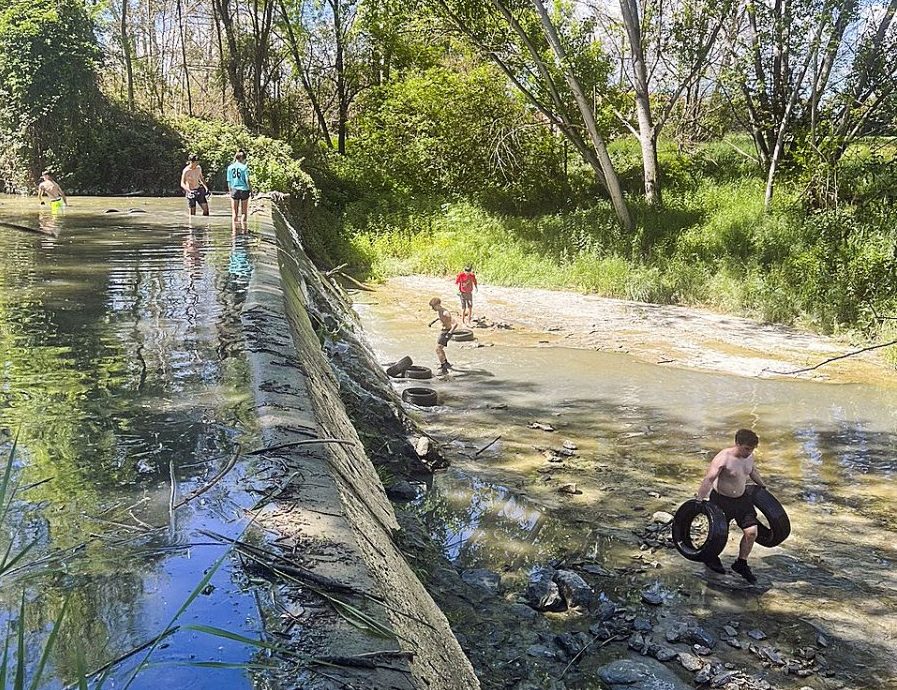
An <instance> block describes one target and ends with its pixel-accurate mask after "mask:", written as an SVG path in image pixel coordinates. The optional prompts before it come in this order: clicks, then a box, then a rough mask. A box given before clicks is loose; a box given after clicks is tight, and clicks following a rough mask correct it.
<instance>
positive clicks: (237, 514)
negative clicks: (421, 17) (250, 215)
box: [0, 197, 258, 689]
mask: <svg viewBox="0 0 897 690" xmlns="http://www.w3.org/2000/svg"><path fill="white" fill-rule="evenodd" d="M109 208H115V209H118V210H119V211H122V212H119V213H104V211H105V210H106V209H109ZM131 208H136V209H138V210H139V211H143V212H132V213H128V212H127V211H128V209H131ZM225 208H226V201H224V200H218V199H215V200H213V211H217V213H216V214H215V215H213V216H212V217H210V218H202V217H196V218H194V219H193V220H192V221H191V220H188V217H187V214H186V208H185V205H184V204H183V202H182V201H180V200H146V199H121V198H117V199H83V198H76V199H74V200H73V203H72V205H71V206H70V207H69V208H68V209H67V210H66V212H65V213H63V214H58V215H54V214H51V213H50V212H49V211H47V210H43V209H41V208H40V207H38V205H37V202H36V201H34V200H33V199H18V198H12V197H0V221H2V222H3V223H6V224H10V223H12V224H16V225H20V226H24V227H26V228H31V229H32V230H35V231H36V232H26V231H24V230H21V229H14V228H11V227H9V226H8V225H6V226H4V225H2V224H0V257H2V258H0V261H2V262H3V270H2V273H0V363H2V367H3V375H2V390H0V396H2V398H0V426H3V427H5V432H4V436H3V438H2V447H0V457H2V458H3V460H4V461H5V459H6V457H7V456H8V455H9V452H10V449H11V446H12V440H11V439H12V437H14V436H15V435H18V447H17V450H16V453H15V459H14V467H13V471H12V481H13V482H14V483H15V484H16V485H17V486H18V487H19V489H18V491H17V493H16V496H15V500H14V501H13V502H12V504H11V508H10V511H9V513H8V515H7V516H6V520H5V523H4V524H3V529H2V537H0V541H2V542H3V543H2V548H3V549H4V550H5V549H6V547H7V545H8V544H9V543H10V540H12V542H13V547H12V554H16V553H18V552H19V551H20V550H21V549H23V548H25V547H27V546H28V545H29V544H33V548H31V549H30V551H28V553H27V554H26V555H25V556H24V557H23V558H22V560H21V561H19V562H18V563H16V566H15V568H13V569H11V570H9V571H7V572H6V573H4V574H3V575H2V576H0V624H2V625H3V627H4V629H7V630H9V631H10V632H9V633H8V637H9V639H10V641H11V642H12V643H13V646H14V645H15V640H16V635H17V631H18V629H19V627H20V626H24V632H25V649H26V652H25V655H26V663H27V664H28V665H29V667H30V669H31V670H33V669H34V666H35V665H36V664H37V662H38V659H39V658H40V654H41V649H42V646H43V644H44V643H45V641H46V639H47V636H48V634H49V633H50V630H51V628H52V626H53V622H54V621H55V620H56V619H57V618H58V617H59V615H60V613H61V611H62V608H63V606H64V605H66V602H67V605H66V615H65V619H64V623H63V627H62V632H61V634H60V639H59V640H57V644H56V647H55V650H54V653H53V654H52V655H51V656H50V658H49V663H48V668H47V671H48V672H46V673H45V675H44V682H43V683H42V685H41V687H46V688H59V687H61V686H62V684H63V683H64V682H71V681H73V680H74V679H75V678H76V677H77V674H78V671H79V669H82V670H84V671H91V670H94V669H99V668H101V667H102V666H103V665H104V664H106V663H107V662H109V661H112V660H114V659H117V658H119V657H123V656H126V658H125V659H124V660H123V661H122V662H121V663H117V664H115V665H114V666H113V668H112V670H111V678H110V681H109V682H107V684H106V687H124V686H125V684H126V682H127V679H128V678H129V677H130V675H131V674H132V673H133V671H134V669H135V668H136V667H137V664H138V662H140V661H141V660H142V659H143V658H144V657H145V656H146V651H143V652H141V653H139V654H130V652H132V651H133V650H134V649H135V648H137V647H139V646H140V645H143V644H145V643H146V642H148V641H150V640H152V639H153V638H154V637H155V636H156V635H158V634H159V633H160V632H161V631H162V630H164V629H165V628H166V626H167V625H168V624H169V622H170V621H172V619H173V618H174V617H175V616H176V614H177V613H178V611H179V609H180V608H181V606H182V605H183V604H184V603H185V602H186V601H187V600H188V598H189V597H190V594H191V592H192V591H193V590H194V588H196V586H197V584H199V583H200V582H201V581H202V579H203V576H204V574H206V573H207V572H208V570H209V569H210V568H211V567H213V565H214V564H215V563H216V561H217V560H218V559H219V557H221V556H222V553H223V548H222V547H221V546H220V545H215V544H214V543H211V540H210V539H209V538H207V537H204V536H203V535H201V534H199V532H198V530H199V529H201V528H202V529H207V530H212V531H214V532H218V533H223V534H226V535H230V536H236V535H238V534H240V533H241V532H242V531H243V529H244V528H245V526H246V519H245V517H244V515H243V509H244V508H245V507H247V506H249V505H251V499H250V497H249V496H247V495H245V494H243V493H241V492H240V491H239V490H237V488H236V486H235V485H236V483H237V481H238V479H239V474H240V472H239V469H238V470H236V471H234V472H233V473H231V474H230V475H228V476H227V478H226V479H225V480H224V481H222V482H220V483H218V484H216V485H215V486H214V487H212V488H211V489H210V490H209V491H208V492H206V493H204V494H203V495H202V496H201V497H198V498H196V499H195V500H191V501H190V502H189V503H187V504H186V505H184V506H183V507H180V508H179V509H177V510H175V511H171V510H170V505H171V504H172V503H174V504H177V503H179V502H180V501H181V500H183V499H184V498H185V497H187V496H188V495H189V494H190V492H191V491H193V490H195V489H198V488H200V487H203V486H204V485H205V484H206V483H207V482H208V481H209V480H210V479H211V478H212V477H213V476H214V475H215V474H216V473H217V472H218V471H219V470H221V469H222V468H223V467H225V466H226V465H227V463H228V461H229V459H230V458H231V457H232V456H233V455H234V453H235V452H236V450H237V448H238V444H240V445H242V447H243V448H249V447H251V446H252V445H253V443H254V430H253V418H254V416H253V410H252V402H251V399H250V392H249V389H248V387H247V371H246V364H245V361H244V359H243V356H242V348H243V344H242V335H241V331H240V307H241V305H242V302H243V300H244V296H245V291H246V287H247V285H248V281H249V277H250V274H251V262H250V257H251V255H252V252H253V244H254V242H255V240H254V239H253V236H252V235H251V234H246V233H245V231H243V232H234V231H233V229H232V227H231V223H230V219H229V217H228V215H226V211H225ZM239 578H240V576H239V575H237V570H236V569H235V568H232V567H231V562H230V560H229V559H225V561H224V563H223V565H222V566H221V567H220V569H219V570H218V571H217V572H216V573H215V574H214V576H213V577H212V579H211V581H210V583H209V585H208V586H207V587H205V589H204V590H203V592H202V593H201V594H200V595H199V596H198V597H197V598H196V599H195V601H193V603H192V605H191V606H190V607H189V609H187V611H186V612H185V613H184V614H183V615H182V616H180V617H179V619H178V621H177V623H178V625H180V626H181V627H180V629H178V630H177V631H176V632H175V633H174V634H173V635H170V636H168V637H167V638H166V639H164V640H162V641H161V642H160V644H159V645H158V647H157V648H156V650H155V651H154V652H153V654H152V657H151V659H150V663H151V664H152V665H151V666H150V667H148V668H147V669H145V670H144V671H143V672H141V673H140V674H139V675H138V676H137V677H136V679H135V680H134V682H133V683H132V684H131V685H130V687H131V688H150V687H153V688H155V687H161V686H164V685H167V686H168V687H172V688H183V687H188V686H189V687H191V688H196V689H200V688H222V687H227V688H243V687H251V686H252V683H251V680H250V679H249V677H248V675H247V673H246V672H245V671H244V670H242V669H240V668H236V669H228V668H218V669H198V668H197V667H195V666H191V665H190V664H191V663H195V662H206V661H212V662H228V663H234V664H240V663H243V662H247V661H249V660H250V659H251V657H252V654H253V650H252V649H251V648H247V647H245V646H243V645H241V644H238V643H235V642H232V641H229V640H225V639H222V638H220V637H215V636H212V635H208V634H204V633H200V632H197V631H192V630H188V629H186V627H185V626H187V625H190V624H197V623H202V624H205V625H214V626H217V627H220V628H225V629H228V630H231V631H233V632H237V633H241V634H245V635H252V634H253V631H256V630H258V624H257V622H256V620H257V618H258V613H257V602H256V600H255V598H254V597H253V596H252V594H250V593H244V592H243V591H242V590H241V582H240V580H239ZM23 593H24V617H23V616H22V615H21V613H20V606H21V603H22V597H23ZM129 654H130V655H129Z"/></svg>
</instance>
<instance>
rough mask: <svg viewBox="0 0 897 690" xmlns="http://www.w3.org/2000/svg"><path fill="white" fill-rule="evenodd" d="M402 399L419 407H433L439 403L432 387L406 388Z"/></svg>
mask: <svg viewBox="0 0 897 690" xmlns="http://www.w3.org/2000/svg"><path fill="white" fill-rule="evenodd" d="M402 400H404V401H405V402H407V403H411V404H412V405H417V406H419V407H433V406H434V405H438V404H439V396H438V395H437V394H436V391H434V390H433V389H432V388H406V389H405V390H403V391H402Z"/></svg>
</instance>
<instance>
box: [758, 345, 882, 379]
mask: <svg viewBox="0 0 897 690" xmlns="http://www.w3.org/2000/svg"><path fill="white" fill-rule="evenodd" d="M892 345H897V340H891V341H889V342H887V343H881V344H879V345H870V346H869V347H864V348H861V349H859V350H854V351H853V352H848V353H847V354H843V355H838V356H837V357H829V358H828V359H824V360H822V361H821V362H820V363H819V364H816V365H814V366H812V367H804V368H803V369H795V370H794V371H776V370H775V369H768V368H764V369H763V371H768V372H769V373H770V374H782V375H783V376H791V375H792V374H803V373H804V372H807V371H815V370H816V369H818V368H819V367H821V366H825V365H826V364H830V363H831V362H837V361H838V360H839V359H847V358H848V357H853V356H854V355H859V354H862V353H863V352H870V351H871V350H880V349H881V348H883V347H891V346H892Z"/></svg>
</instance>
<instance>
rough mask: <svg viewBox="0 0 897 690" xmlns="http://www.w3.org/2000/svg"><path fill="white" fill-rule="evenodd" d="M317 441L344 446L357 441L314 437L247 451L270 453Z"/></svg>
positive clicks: (312, 443) (254, 453) (313, 443)
mask: <svg viewBox="0 0 897 690" xmlns="http://www.w3.org/2000/svg"><path fill="white" fill-rule="evenodd" d="M317 443H336V444H338V445H343V446H354V445H355V441H350V440H348V439H345V438H312V439H308V440H307V441H292V442H290V443H281V444H279V445H276V446H265V447H264V448H256V449H255V450H251V451H249V452H248V453H247V455H261V454H262V453H270V452H272V451H275V450H284V449H286V448H295V447H296V446H310V445H315V444H317Z"/></svg>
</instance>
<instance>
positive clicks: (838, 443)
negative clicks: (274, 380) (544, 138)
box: [356, 285, 897, 689]
mask: <svg viewBox="0 0 897 690" xmlns="http://www.w3.org/2000/svg"><path fill="white" fill-rule="evenodd" d="M447 291H448V290H447ZM428 297H429V295H423V296H421V295H420V294H416V293H414V292H412V291H410V290H403V289H402V288H401V287H400V286H399V287H397V286H395V285H391V286H390V287H389V288H388V289H382V290H380V291H378V292H377V293H373V294H365V295H363V296H360V297H359V304H358V305H357V306H356V309H357V310H358V311H359V313H360V314H361V315H362V319H363V322H364V325H365V328H366V330H367V332H368V335H369V337H370V338H371V340H372V343H373V345H374V347H375V349H376V351H377V352H378V354H379V355H381V356H382V358H383V361H384V362H386V361H394V360H395V359H397V358H398V357H400V356H402V355H406V354H407V355H411V356H412V358H413V359H414V361H415V363H416V364H423V365H426V366H433V367H434V368H435V364H434V363H435V355H434V353H433V347H434V345H435V339H436V332H435V331H434V330H432V329H430V330H428V329H427V327H426V324H427V322H429V321H430V319H431V318H432V312H430V311H429V310H428V309H427V307H426V298H428ZM487 316H488V317H490V318H491V319H494V320H501V319H502V318H503V317H502V314H501V313H489V314H487ZM475 333H476V334H477V336H478V338H479V340H480V342H481V343H482V344H484V345H487V347H479V348H475V347H472V346H470V345H462V344H461V343H451V344H450V345H449V347H448V351H447V354H448V357H449V359H450V360H451V361H452V363H453V364H454V367H455V368H454V371H453V372H452V373H451V374H450V375H449V376H447V377H444V378H439V379H433V380H432V381H430V382H429V383H428V384H427V385H432V387H433V388H435V389H436V390H437V391H438V392H439V395H440V406H439V407H435V408H430V409H419V410H417V411H416V412H415V415H416V416H417V417H418V418H419V419H420V421H421V422H422V423H423V425H424V427H425V429H426V430H427V431H428V432H429V433H432V434H433V435H434V436H435V437H437V438H439V439H440V440H442V441H443V442H444V443H446V445H447V447H448V449H449V455H450V456H451V459H452V462H453V466H452V468H451V469H450V470H449V471H447V472H446V473H444V474H441V475H439V476H437V478H436V480H435V482H434V490H433V491H431V492H430V493H429V494H428V495H427V496H426V497H425V498H424V499H423V502H422V506H421V507H422V509H423V510H424V511H425V515H426V516H427V519H428V521H429V525H430V528H431V532H432V534H433V535H434V536H435V537H436V538H437V539H438V540H439V541H440V542H441V543H442V544H443V550H444V553H445V554H446V556H447V557H448V558H449V559H451V560H452V561H454V562H455V564H456V565H458V566H459V567H464V568H469V567H485V568H489V569H491V570H493V571H496V572H499V573H501V574H502V583H503V585H506V586H507V587H509V588H510V589H511V590H512V591H513V590H514V588H515V586H516V587H517V588H518V589H522V587H523V586H524V585H525V581H526V576H527V574H528V573H529V572H530V571H531V570H532V569H533V568H534V567H536V566H539V565H544V564H546V563H548V562H549V561H552V560H553V559H563V560H564V561H565V562H567V563H570V562H571V561H572V562H575V561H577V560H578V561H589V562H595V563H598V564H601V565H602V566H603V568H604V569H606V571H607V573H606V574H605V575H603V576H600V577H597V578H593V579H592V580H591V582H590V584H592V585H593V586H594V587H596V589H597V588H600V589H602V590H603V591H605V592H607V593H608V594H609V595H612V596H616V597H618V598H624V599H627V600H629V601H630V602H633V603H634V604H636V605H637V604H638V591H639V589H640V588H641V587H644V586H646V585H651V584H654V583H657V584H658V585H659V586H660V587H661V588H662V590H663V591H664V592H665V593H666V594H665V606H664V607H663V608H662V609H661V611H662V612H661V613H660V614H657V615H658V617H663V616H673V617H675V616H676V615H680V614H684V613H688V614H693V615H696V616H698V617H700V619H701V620H704V621H708V622H709V623H710V624H712V625H717V626H718V627H721V626H722V625H723V624H724V623H726V622H728V621H736V622H739V623H741V624H742V628H741V629H742V630H744V629H747V628H760V629H762V630H763V631H764V632H765V633H766V634H767V635H768V636H769V639H768V643H770V644H773V645H774V646H775V647H776V648H777V649H779V650H780V651H781V652H782V653H783V654H786V655H791V654H795V653H797V652H796V650H798V648H801V647H805V646H806V645H808V644H811V645H812V644H817V643H818V645H820V647H819V648H820V652H819V653H820V655H821V656H822V657H824V662H825V664H824V667H825V668H826V669H827V670H828V672H829V677H823V676H821V675H816V676H813V677H810V678H797V677H795V676H789V675H786V674H785V673H783V672H782V671H781V670H780V669H778V668H776V667H775V666H773V667H772V668H766V669H762V675H763V676H764V677H765V678H766V679H767V680H768V681H769V682H770V683H772V684H773V685H774V686H775V687H781V688H799V687H803V686H809V687H811V688H828V687H850V688H857V689H859V688H893V687H895V686H897V670H895V669H897V665H895V662H894V658H895V653H897V640H895V634H897V576H895V574H894V568H895V565H897V547H895V543H897V542H895V537H897V517H895V513H894V510H893V505H894V500H895V498H897V484H895V473H897V457H895V444H894V439H895V434H897V388H895V387H894V386H893V385H888V386H882V387H875V386H870V385H847V384H843V385H842V384H838V385H835V384H824V383H817V382H807V381H782V380H761V379H757V378H741V377H734V376H727V375H722V374H715V373H707V372H702V371H697V370H687V369H672V368H664V367H663V366H657V365H650V364H645V363H641V362H638V361H637V360H635V359H633V358H630V357H628V356H627V355H623V354H610V353H603V352H595V351H591V350H576V349H565V348H560V347H556V346H552V347H548V346H545V345H544V344H540V343H539V340H541V339H544V336H542V335H539V334H532V333H523V332H520V331H518V330H512V331H503V330H493V329H475ZM887 376H892V374H888V373H887V372H883V373H882V377H883V378H884V377H887ZM414 383H415V384H416V385H419V384H420V383H421V382H414ZM396 385H397V387H399V388H401V387H403V386H404V385H410V384H405V383H403V382H401V381H397V382H396ZM531 422H541V423H543V424H547V425H551V426H552V427H553V428H554V429H555V431H554V432H546V431H542V430H539V429H533V428H530V427H529V424H530V423H531ZM739 427H749V428H753V429H754V430H755V431H756V432H757V433H758V434H759V436H760V439H761V444H760V447H759V449H758V451H757V460H758V469H759V471H760V473H761V475H762V476H763V477H764V478H765V480H766V481H767V483H768V484H769V486H770V488H771V490H772V491H773V493H774V494H775V495H776V496H777V497H778V498H779V499H780V501H781V502H782V503H783V504H784V505H785V507H786V508H787V510H788V512H789V514H790V517H791V522H792V526H793V527H792V534H791V536H790V538H789V539H788V540H787V541H786V542H785V543H784V544H783V545H782V546H781V547H778V548H775V549H764V548H762V547H756V548H755V551H754V553H753V555H752V562H753V566H754V571H755V573H756V574H757V576H758V578H759V583H758V585H757V586H755V587H749V586H746V585H745V584H744V582H743V581H742V580H740V578H738V577H737V576H735V575H732V574H730V575H726V576H718V575H710V576H708V575H707V574H706V572H705V571H704V570H703V568H702V567H700V566H698V565H696V564H694V563H691V562H688V561H686V560H684V559H683V558H681V557H680V556H679V555H678V554H677V553H676V552H675V551H673V550H666V549H661V550H659V551H657V552H656V553H651V552H650V551H644V550H640V549H639V539H638V537H637V536H636V533H639V532H642V531H643V530H644V528H645V526H646V525H647V524H648V522H649V521H650V518H651V516H652V514H653V513H654V511H659V510H663V511H668V512H671V513H672V512H674V511H675V509H676V507H677V506H678V505H679V504H680V503H681V502H682V501H684V500H686V499H688V498H690V497H691V496H692V495H693V494H694V492H695V491H696V489H697V487H698V484H699V482H700V480H701V478H702V476H703V472H704V471H705V469H706V465H707V462H708V461H709V458H710V457H712V455H713V453H715V452H716V451H717V450H719V449H720V448H722V447H723V446H725V445H730V444H731V438H732V436H733V434H734V431H735V430H736V429H737V428H739ZM499 436H500V437H501V438H500V440H498V441H497V442H495V443H494V444H493V445H491V446H490V447H488V448H486V449H485V450H482V451H481V449H483V448H484V447H485V446H487V444H489V443H490V442H491V441H493V439H495V438H496V437H499ZM565 440H568V441H571V442H572V443H573V444H574V445H575V446H576V450H575V453H574V454H573V455H572V456H571V457H568V458H565V459H564V460H563V461H562V462H549V461H548V459H547V456H548V455H551V454H552V453H551V450H552V449H555V450H559V449H561V448H562V443H563V442H564V441H565ZM478 451H481V452H479V453H478ZM566 483H576V488H577V490H578V491H580V492H581V493H578V494H576V495H567V494H563V493H560V492H559V491H558V488H559V487H560V486H562V485H563V484H566ZM737 531H738V530H737V528H735V527H734V525H733V527H732V530H731V531H730V540H729V545H728V547H727V549H726V551H725V552H724V554H723V561H724V563H726V564H727V565H728V564H730V563H731V561H732V559H734V557H735V555H736V553H737V538H736V536H735V532H737ZM596 572H600V570H599V571H596ZM633 593H635V594H633ZM820 636H822V638H823V642H821V643H820V642H818V640H819V637H820ZM750 642H751V641H750V640H745V643H746V644H745V647H747V643H750ZM823 643H824V644H823ZM610 649H611V648H609V650H610ZM715 652H716V653H717V654H718V655H719V656H720V657H721V658H722V659H723V660H724V661H726V662H731V663H733V664H735V665H736V666H738V667H741V668H748V669H752V670H756V669H757V668H758V667H759V663H758V660H757V659H756V657H753V656H751V655H750V654H749V652H748V651H747V649H735V648H728V647H726V646H725V645H720V646H719V647H718V648H717V649H716V650H715ZM608 653H609V654H616V655H617V656H621V655H623V654H625V651H624V650H619V649H618V650H617V651H616V652H611V651H609V652H608Z"/></svg>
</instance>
